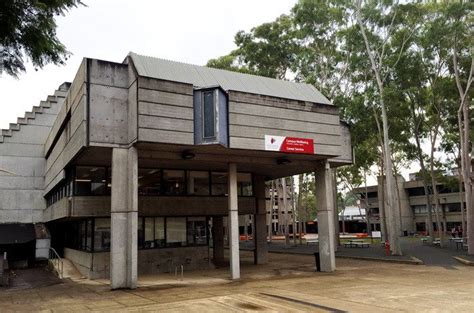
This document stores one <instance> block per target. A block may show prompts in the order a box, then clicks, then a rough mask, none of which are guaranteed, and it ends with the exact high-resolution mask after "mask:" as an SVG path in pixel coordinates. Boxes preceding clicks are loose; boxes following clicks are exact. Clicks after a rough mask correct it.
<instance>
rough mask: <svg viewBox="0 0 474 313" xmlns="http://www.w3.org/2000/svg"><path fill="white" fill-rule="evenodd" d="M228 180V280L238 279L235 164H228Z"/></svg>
mask: <svg viewBox="0 0 474 313" xmlns="http://www.w3.org/2000/svg"><path fill="white" fill-rule="evenodd" d="M228 179H229V183H228V188H229V195H228V201H229V219H228V223H229V257H230V278H231V279H239V278H240V255H239V208H238V201H237V165H236V164H235V163H229V174H228Z"/></svg>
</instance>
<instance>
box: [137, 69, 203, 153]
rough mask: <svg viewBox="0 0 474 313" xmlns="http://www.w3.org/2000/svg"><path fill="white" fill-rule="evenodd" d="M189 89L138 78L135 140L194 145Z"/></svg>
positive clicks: (172, 83) (180, 85)
mask: <svg viewBox="0 0 474 313" xmlns="http://www.w3.org/2000/svg"><path fill="white" fill-rule="evenodd" d="M193 116H194V113H193V86H192V85H189V84H183V83H176V82H169V81H164V80H157V79H150V78H145V77H139V78H138V140H140V141H146V142H161V143H174V144H184V145H192V144H194V130H193V127H194V120H193Z"/></svg>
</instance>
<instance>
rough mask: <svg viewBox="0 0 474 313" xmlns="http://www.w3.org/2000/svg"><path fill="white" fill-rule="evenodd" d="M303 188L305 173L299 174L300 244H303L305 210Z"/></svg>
mask: <svg viewBox="0 0 474 313" xmlns="http://www.w3.org/2000/svg"><path fill="white" fill-rule="evenodd" d="M302 188H303V174H300V175H298V221H299V227H298V231H299V236H300V245H302V244H303V220H304V217H303V212H302V210H301V207H302V200H303V193H302V192H301V191H302Z"/></svg>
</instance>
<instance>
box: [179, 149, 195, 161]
mask: <svg viewBox="0 0 474 313" xmlns="http://www.w3.org/2000/svg"><path fill="white" fill-rule="evenodd" d="M194 157H196V154H194V153H193V152H192V151H189V150H184V151H183V152H182V153H181V158H182V159H183V160H191V159H194Z"/></svg>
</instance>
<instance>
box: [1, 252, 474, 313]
mask: <svg viewBox="0 0 474 313" xmlns="http://www.w3.org/2000/svg"><path fill="white" fill-rule="evenodd" d="M269 258H270V263H269V264H267V265H253V264H252V261H253V254H252V253H250V252H241V260H242V279H241V280H239V281H235V282H233V281H230V280H229V279H228V277H229V270H228V268H221V269H217V270H212V271H200V272H189V273H185V276H184V280H183V281H180V280H176V279H175V278H174V275H160V276H141V277H139V288H138V289H136V290H133V291H131V290H117V291H110V287H109V285H108V281H106V280H96V281H90V280H76V281H72V280H66V281H64V282H63V283H61V284H56V285H52V286H44V287H39V288H33V289H27V290H8V291H5V290H2V289H0V290H1V291H0V311H1V312H13V311H15V312H18V311H29V312H31V311H45V312H53V311H58V312H63V311H64V312H65V311H67V312H71V311H119V312H120V311H141V312H142V311H148V312H153V311H171V312H185V311H186V312H187V311H194V310H196V311H198V310H199V311H205V312H223V311H226V312H229V311H230V312H242V311H257V310H258V311H267V312H270V311H273V312H276V311H278V312H295V311H296V312H298V311H301V312H302V311H314V312H328V311H333V312H340V311H348V312H364V313H367V312H399V311H405V312H428V311H430V312H433V311H440V312H472V308H473V307H474V297H473V296H472V290H474V268H473V267H469V266H464V265H461V264H460V265H459V266H455V268H456V270H455V271H453V270H450V269H447V268H444V267H439V266H424V265H421V266H413V265H405V264H391V263H382V262H371V261H358V260H347V259H338V260H337V271H336V272H334V273H330V274H328V273H316V272H314V260H313V257H312V256H306V255H285V254H270V255H269Z"/></svg>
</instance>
